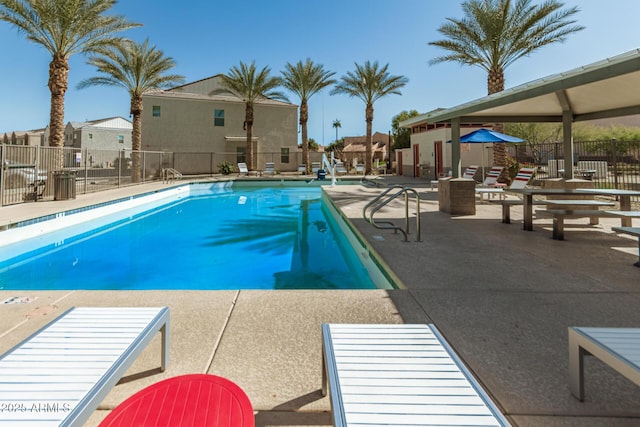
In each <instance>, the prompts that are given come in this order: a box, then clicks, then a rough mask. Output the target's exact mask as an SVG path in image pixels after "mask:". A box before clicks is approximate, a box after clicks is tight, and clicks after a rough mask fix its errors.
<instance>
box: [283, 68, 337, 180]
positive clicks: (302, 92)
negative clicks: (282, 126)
mask: <svg viewBox="0 0 640 427" xmlns="http://www.w3.org/2000/svg"><path fill="white" fill-rule="evenodd" d="M334 74H335V73H334V72H331V71H326V70H325V69H324V68H323V67H322V65H320V64H314V63H313V61H311V60H310V59H309V58H307V60H306V61H305V62H304V63H303V62H302V61H298V63H297V64H295V65H291V64H290V63H287V65H285V70H284V71H283V72H282V76H283V79H282V86H284V87H285V88H286V89H288V90H290V91H291V92H293V93H295V94H296V95H297V96H298V97H299V98H300V128H301V129H302V162H303V163H304V164H305V165H306V166H307V173H308V172H309V140H308V137H307V121H308V120H309V105H308V102H309V98H311V97H312V96H313V95H315V94H316V93H318V92H320V91H321V90H322V89H324V88H325V87H327V86H329V85H332V84H334V83H335V82H336V81H335V80H334V79H332V78H331V76H333V75H334Z"/></svg>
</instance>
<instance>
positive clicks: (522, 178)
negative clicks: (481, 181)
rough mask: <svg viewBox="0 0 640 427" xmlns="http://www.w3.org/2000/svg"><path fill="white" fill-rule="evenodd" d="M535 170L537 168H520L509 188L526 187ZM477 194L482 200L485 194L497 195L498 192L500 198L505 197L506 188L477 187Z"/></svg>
mask: <svg viewBox="0 0 640 427" xmlns="http://www.w3.org/2000/svg"><path fill="white" fill-rule="evenodd" d="M535 172H536V168H520V170H519V171H518V173H517V174H516V177H515V179H514V180H513V182H512V183H511V185H510V186H509V189H512V190H516V189H522V188H524V187H526V186H527V184H529V181H531V178H533V174H534V173H535ZM476 194H479V195H480V200H482V197H483V196H482V195H483V194H486V195H487V198H489V196H495V195H496V194H498V195H499V196H500V198H504V189H502V188H499V187H489V188H476Z"/></svg>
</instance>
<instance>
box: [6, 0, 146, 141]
mask: <svg viewBox="0 0 640 427" xmlns="http://www.w3.org/2000/svg"><path fill="white" fill-rule="evenodd" d="M115 3H116V0H0V20H2V21H6V22H8V23H10V24H12V25H13V26H14V27H16V28H17V29H18V31H19V32H20V33H23V34H25V36H26V38H27V39H28V40H30V41H32V42H34V43H37V44H39V45H42V46H43V47H44V48H45V49H46V50H47V51H48V52H49V53H50V54H51V56H52V59H51V62H50V63H49V83H48V86H49V91H50V92H51V110H50V118H49V129H50V135H51V136H50V139H49V145H51V146H52V147H62V146H63V145H64V97H65V93H66V92H67V88H68V84H69V58H70V57H71V56H72V55H73V54H76V53H82V54H87V53H92V52H95V51H96V50H97V49H99V48H101V47H104V46H110V45H114V44H116V43H118V42H119V40H120V38H118V37H116V36H115V33H117V32H119V31H123V30H126V29H129V28H132V27H137V26H140V24H134V23H131V22H129V21H127V20H126V19H125V18H124V17H122V16H118V15H113V16H109V15H105V13H106V12H107V11H108V10H109V9H111V8H112V7H113V6H114V5H115Z"/></svg>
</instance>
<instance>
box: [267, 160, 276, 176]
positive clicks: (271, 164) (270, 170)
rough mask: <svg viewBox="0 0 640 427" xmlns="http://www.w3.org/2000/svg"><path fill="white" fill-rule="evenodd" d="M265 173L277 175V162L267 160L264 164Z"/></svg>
mask: <svg viewBox="0 0 640 427" xmlns="http://www.w3.org/2000/svg"><path fill="white" fill-rule="evenodd" d="M264 174H265V175H275V174H276V164H275V163H274V162H266V163H265V164H264Z"/></svg>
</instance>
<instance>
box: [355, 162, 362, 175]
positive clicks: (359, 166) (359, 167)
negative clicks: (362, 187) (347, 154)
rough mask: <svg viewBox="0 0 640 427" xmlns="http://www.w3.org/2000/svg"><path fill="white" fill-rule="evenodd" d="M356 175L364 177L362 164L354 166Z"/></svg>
mask: <svg viewBox="0 0 640 427" xmlns="http://www.w3.org/2000/svg"><path fill="white" fill-rule="evenodd" d="M356 173H357V174H362V175H364V165H363V164H362V163H358V164H357V165H356Z"/></svg>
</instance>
